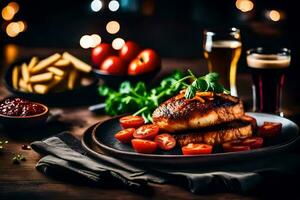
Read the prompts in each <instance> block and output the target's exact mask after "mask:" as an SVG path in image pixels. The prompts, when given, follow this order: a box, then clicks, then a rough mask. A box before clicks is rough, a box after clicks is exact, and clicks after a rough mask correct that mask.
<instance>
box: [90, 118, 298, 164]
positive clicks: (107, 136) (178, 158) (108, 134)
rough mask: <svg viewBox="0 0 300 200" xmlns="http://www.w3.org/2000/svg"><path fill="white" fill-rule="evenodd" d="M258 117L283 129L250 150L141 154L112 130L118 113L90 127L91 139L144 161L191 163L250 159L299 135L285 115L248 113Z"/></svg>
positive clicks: (103, 147)
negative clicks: (121, 140)
mask: <svg viewBox="0 0 300 200" xmlns="http://www.w3.org/2000/svg"><path fill="white" fill-rule="evenodd" d="M247 114H249V115H251V116H253V117H255V118H256V119H257V122H258V125H262V124H263V122H264V121H269V122H280V123H282V125H283V127H282V133H281V134H280V136H278V137H277V138H276V140H273V141H272V142H271V143H267V144H266V145H265V147H263V148H260V149H254V150H251V151H243V152H231V153H213V154H208V155H196V156H184V155H182V153H181V151H180V148H178V147H177V148H175V149H174V150H172V151H158V152H157V153H156V154H141V153H137V152H135V151H134V150H133V149H132V148H131V146H130V145H124V144H121V143H120V142H118V141H117V140H116V139H115V138H114V134H115V133H116V132H118V131H119V130H121V127H120V124H119V117H116V118H112V119H109V120H106V121H104V122H102V123H99V124H98V125H96V126H95V128H94V130H93V134H92V137H93V140H94V142H95V143H96V144H97V146H98V147H99V148H100V149H101V150H102V151H104V152H106V153H108V154H111V155H112V156H114V157H117V158H121V159H125V160H131V161H140V162H144V163H145V162H147V163H152V164H191V163H203V164H208V163H218V162H224V161H233V160H236V159H245V158H247V159H249V158H254V157H258V156H266V155H268V154H271V153H275V152H279V151H280V152H282V151H285V150H286V149H288V147H290V146H291V145H292V144H294V143H295V142H296V141H297V140H298V138H299V134H298V132H299V128H298V126H297V125H296V124H295V123H294V122H292V121H290V120H288V119H286V118H282V117H279V116H276V115H271V114H263V113H247Z"/></svg>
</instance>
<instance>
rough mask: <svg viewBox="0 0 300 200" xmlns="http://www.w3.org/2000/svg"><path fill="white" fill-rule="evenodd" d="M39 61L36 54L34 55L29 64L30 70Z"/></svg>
mask: <svg viewBox="0 0 300 200" xmlns="http://www.w3.org/2000/svg"><path fill="white" fill-rule="evenodd" d="M38 62H39V59H38V57H36V56H34V57H32V58H31V60H30V62H29V64H28V70H29V71H30V70H31V69H32V68H33V67H34V66H35V65H36V64H37V63H38Z"/></svg>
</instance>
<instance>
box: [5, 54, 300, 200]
mask: <svg viewBox="0 0 300 200" xmlns="http://www.w3.org/2000/svg"><path fill="white" fill-rule="evenodd" d="M53 51H55V50H43V51H39V50H36V49H34V50H31V51H28V50H26V49H25V50H24V49H23V50H20V52H19V57H20V55H24V54H27V55H40V52H44V54H45V55H49V54H50V53H51V52H53ZM37 52H39V54H37ZM175 68H178V69H186V68H192V69H193V70H194V71H196V72H198V73H205V72H206V66H205V64H204V62H203V61H201V60H174V59H164V60H163V69H162V72H161V74H160V75H158V78H157V79H159V77H160V76H161V75H163V74H165V73H168V72H169V71H172V70H173V69H175ZM0 69H1V71H2V72H3V71H4V67H1V68H0ZM238 87H239V94H240V96H241V97H242V98H243V99H244V100H245V101H246V104H247V103H248V104H249V102H251V92H250V91H251V90H250V89H251V80H250V77H249V75H248V74H240V75H239V76H238ZM290 94H291V95H294V94H293V93H290ZM7 95H9V93H8V92H7V90H6V89H5V88H4V86H3V84H1V85H0V99H2V98H4V97H6V96H7ZM290 97H291V96H287V97H285V99H290ZM298 97H299V96H298V95H297V98H298ZM297 98H296V99H295V98H293V99H294V100H293V101H288V102H286V103H285V104H284V105H288V106H285V107H286V109H285V112H286V113H287V115H288V116H289V117H290V118H292V119H293V120H296V122H297V123H298V124H299V116H298V115H299V113H300V112H299V110H300V109H299V106H298V105H297V103H295V102H294V101H296V100H297ZM87 107H88V106H80V107H68V108H51V110H52V111H57V110H59V111H61V112H62V114H61V116H60V118H59V119H58V120H57V121H55V122H53V123H50V124H48V125H47V126H46V128H45V129H41V130H34V131H33V132H34V133H32V131H31V132H30V131H26V130H21V131H18V132H14V133H12V131H9V130H5V129H3V127H0V140H5V139H7V140H8V141H9V143H8V145H7V146H6V147H5V149H3V150H1V151H0V199H1V200H2V199H44V200H45V199H72V200H75V199H143V198H149V196H143V195H138V194H135V193H132V192H129V191H127V190H124V189H118V188H114V189H102V188H97V187H91V186H87V185H83V184H79V183H76V184H75V183H70V182H68V181H64V180H55V179H53V178H50V177H47V176H45V175H44V174H42V173H40V172H38V171H37V170H36V169H35V165H36V163H37V161H38V160H39V158H40V156H39V155H38V154H37V153H35V152H34V151H32V150H29V151H28V150H22V149H21V145H23V144H29V143H30V142H32V141H34V140H38V139H42V138H45V137H48V136H50V135H53V134H56V133H59V132H60V131H63V130H71V132H72V134H74V135H75V136H76V137H78V138H80V137H81V135H82V133H83V132H84V130H85V129H87V128H88V127H89V126H91V125H92V124H94V123H96V122H98V121H101V120H104V119H106V118H108V117H109V116H105V115H95V114H93V113H91V112H89V111H88V109H87ZM248 107H249V106H248ZM13 135H19V136H18V137H16V136H13ZM19 153H22V154H24V155H25V156H26V158H27V160H26V161H25V162H22V163H21V164H20V165H15V164H12V161H11V159H12V157H13V155H14V154H19ZM153 188H154V192H153V196H151V198H155V199H258V197H257V196H256V195H254V194H252V195H251V194H248V195H246V196H245V195H240V194H234V193H218V194H210V195H195V194H192V193H190V192H189V191H187V190H185V189H183V188H180V187H177V186H172V185H155V184H153Z"/></svg>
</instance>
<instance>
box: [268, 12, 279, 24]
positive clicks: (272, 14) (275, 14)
mask: <svg viewBox="0 0 300 200" xmlns="http://www.w3.org/2000/svg"><path fill="white" fill-rule="evenodd" d="M269 18H270V19H271V20H272V21H274V22H277V21H279V20H280V18H281V17H280V12H278V11H277V10H271V11H270V12H269Z"/></svg>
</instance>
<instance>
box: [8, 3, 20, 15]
mask: <svg viewBox="0 0 300 200" xmlns="http://www.w3.org/2000/svg"><path fill="white" fill-rule="evenodd" d="M7 6H9V7H12V8H13V9H14V12H15V14H16V13H17V12H18V11H19V8H20V7H19V4H18V3H17V2H10V3H9V4H8V5H7Z"/></svg>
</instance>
